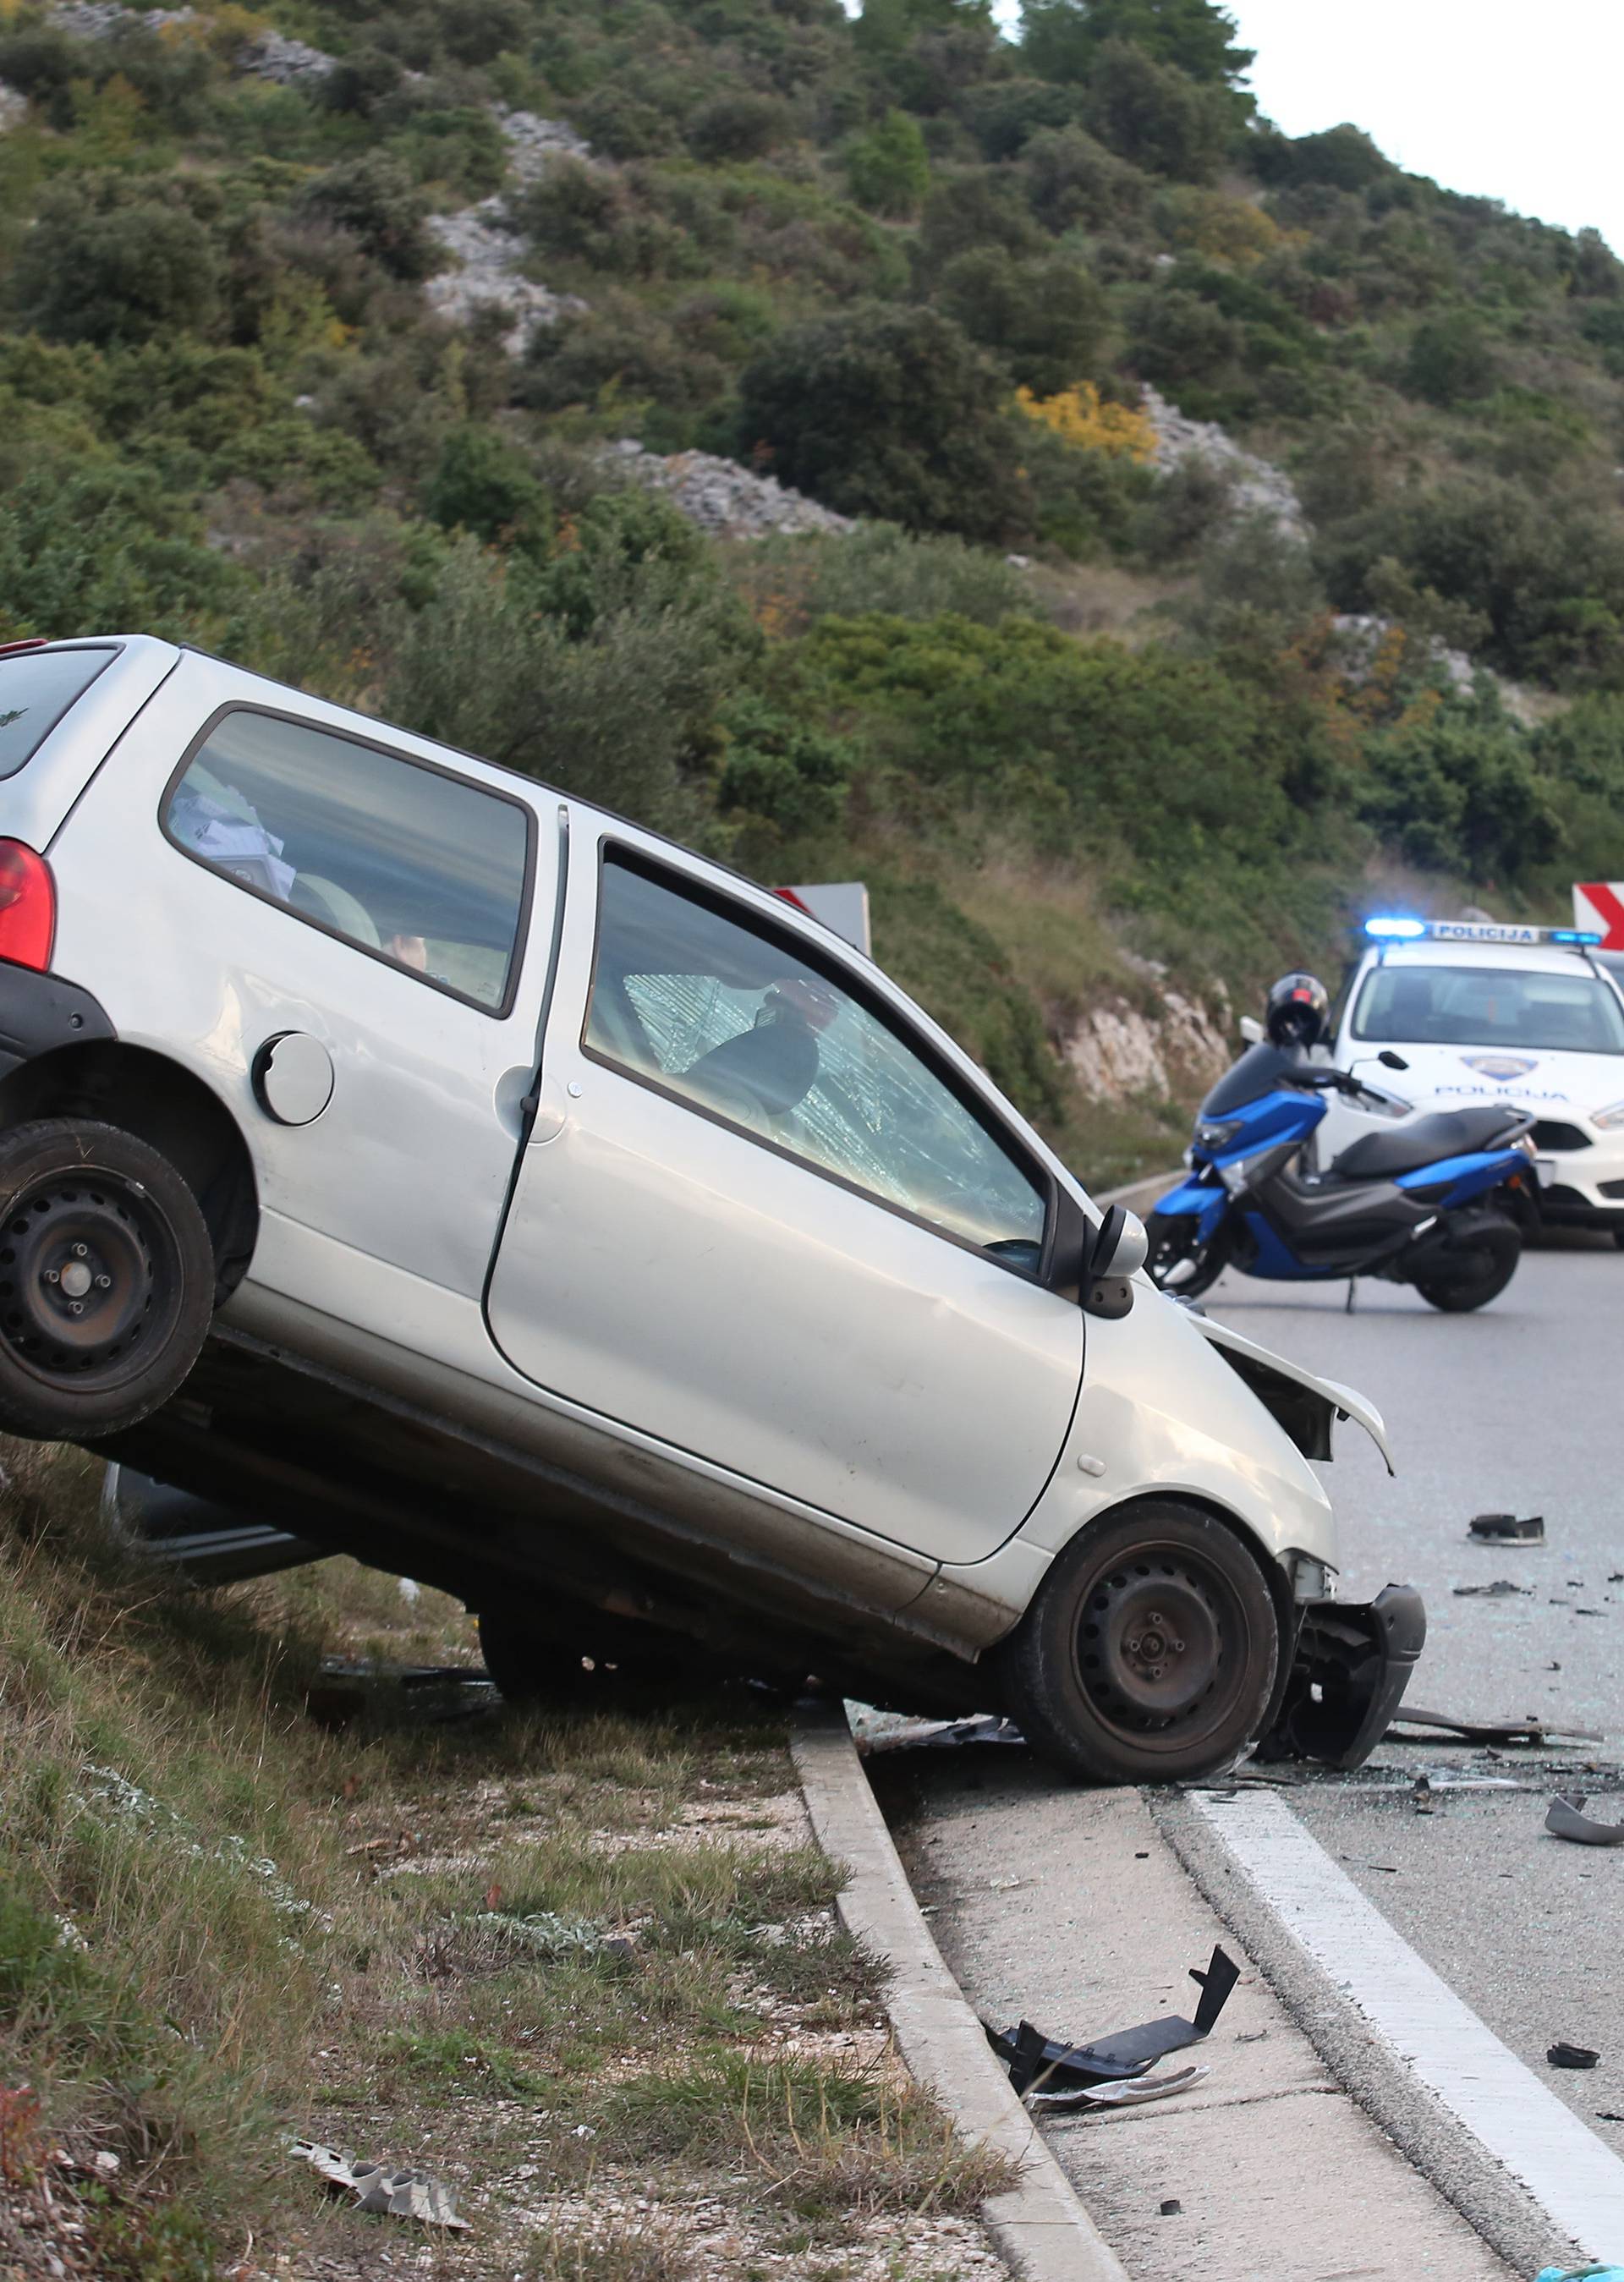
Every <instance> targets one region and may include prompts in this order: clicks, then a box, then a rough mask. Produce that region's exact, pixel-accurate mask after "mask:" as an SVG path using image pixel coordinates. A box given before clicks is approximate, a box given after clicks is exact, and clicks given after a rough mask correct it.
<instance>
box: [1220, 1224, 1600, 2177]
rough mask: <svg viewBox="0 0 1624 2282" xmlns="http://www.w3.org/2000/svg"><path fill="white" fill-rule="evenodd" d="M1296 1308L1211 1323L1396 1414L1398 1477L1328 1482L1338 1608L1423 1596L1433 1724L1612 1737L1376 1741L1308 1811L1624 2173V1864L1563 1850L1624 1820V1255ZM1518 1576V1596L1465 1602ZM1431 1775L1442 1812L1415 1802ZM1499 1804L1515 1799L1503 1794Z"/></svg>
mask: <svg viewBox="0 0 1624 2282" xmlns="http://www.w3.org/2000/svg"><path fill="white" fill-rule="evenodd" d="M1346 1288H1347V1287H1346V1286H1345V1285H1343V1286H1340V1287H1337V1288H1332V1287H1327V1288H1326V1289H1325V1290H1323V1291H1307V1292H1293V1291H1288V1290H1286V1288H1285V1287H1283V1286H1280V1285H1264V1284H1255V1283H1252V1282H1249V1281H1248V1280H1247V1279H1246V1278H1245V1277H1234V1276H1231V1277H1225V1278H1224V1280H1223V1282H1222V1283H1220V1284H1219V1285H1217V1286H1216V1287H1215V1289H1214V1291H1213V1292H1212V1293H1211V1294H1210V1296H1209V1299H1208V1310H1209V1312H1210V1313H1212V1314H1213V1315H1216V1316H1221V1317H1222V1318H1223V1319H1224V1321H1226V1322H1229V1323H1233V1324H1234V1325H1235V1326H1236V1327H1237V1328H1238V1329H1241V1330H1244V1331H1247V1333H1248V1334H1249V1335H1250V1336H1251V1337H1252V1338H1254V1339H1260V1340H1262V1341H1263V1343H1264V1344H1265V1345H1267V1346H1270V1347H1274V1348H1276V1349H1277V1350H1278V1351H1279V1352H1280V1353H1281V1354H1287V1355H1290V1356H1293V1357H1294V1358H1295V1359H1297V1360H1299V1361H1301V1362H1306V1363H1308V1364H1309V1365H1310V1366H1311V1367H1312V1368H1313V1369H1315V1370H1321V1371H1324V1372H1325V1373H1326V1375H1327V1376H1329V1377H1331V1378H1340V1379H1343V1380H1345V1381H1346V1382H1347V1383H1348V1385H1353V1386H1356V1387H1357V1388H1358V1389H1359V1390H1360V1392H1361V1393H1364V1394H1367V1395H1369V1396H1370V1397H1371V1400H1372V1401H1374V1402H1375V1403H1376V1404H1377V1405H1378V1406H1379V1409H1381V1411H1382V1413H1383V1416H1384V1417H1385V1418H1386V1421H1387V1427H1388V1431H1389V1434H1390V1438H1391V1440H1392V1444H1393V1450H1394V1457H1395V1463H1396V1464H1397V1467H1398V1473H1397V1476H1396V1478H1395V1479H1392V1480H1389V1479H1387V1472H1386V1470H1385V1468H1384V1467H1383V1466H1382V1464H1381V1463H1380V1460H1379V1457H1378V1455H1377V1454H1376V1452H1375V1450H1374V1448H1371V1445H1370V1443H1369V1441H1368V1440H1367V1439H1366V1438H1365V1437H1364V1436H1363V1435H1361V1434H1357V1433H1356V1432H1353V1431H1351V1430H1350V1429H1348V1428H1347V1427H1342V1428H1340V1429H1339V1430H1338V1442H1337V1456H1336V1458H1335V1460H1334V1461H1333V1463H1332V1465H1331V1466H1330V1468H1329V1469H1328V1471H1327V1475H1326V1479H1327V1483H1328V1486H1329V1487H1330V1489H1331V1492H1332V1495H1333V1499H1334V1501H1335V1503H1336V1507H1337V1512H1338V1517H1339V1522H1340V1529H1341V1534H1342V1541H1343V1545H1344V1550H1345V1564H1346V1565H1345V1568H1344V1572H1343V1574H1344V1589H1345V1591H1346V1593H1347V1595H1348V1597H1349V1598H1360V1599H1363V1598H1364V1597H1365V1596H1366V1595H1368V1594H1370V1593H1371V1592H1374V1591H1376V1590H1378V1589H1379V1587H1381V1586H1382V1585H1383V1584H1384V1583H1386V1582H1387V1580H1388V1579H1390V1578H1391V1579H1395V1580H1403V1581H1404V1582H1406V1583H1410V1584H1414V1585H1417V1586H1418V1587H1420V1589H1421V1592H1422V1594H1423V1595H1424V1596H1425V1599H1426V1609H1427V1644H1426V1654H1425V1656H1424V1657H1423V1658H1422V1661H1421V1664H1420V1665H1419V1666H1418V1671H1417V1676H1416V1679H1415V1680H1414V1681H1413V1682H1412V1683H1411V1691H1410V1692H1411V1695H1412V1696H1413V1697H1414V1699H1415V1700H1416V1701H1417V1702H1418V1703H1421V1704H1426V1705H1427V1706H1428V1707H1430V1708H1432V1709H1434V1710H1438V1711H1452V1712H1465V1713H1468V1714H1472V1715H1474V1716H1488V1717H1491V1718H1492V1717H1498V1716H1500V1715H1502V1714H1504V1713H1514V1714H1518V1715H1526V1714H1531V1713H1532V1714H1538V1715H1539V1716H1541V1717H1542V1718H1545V1719H1550V1720H1552V1721H1554V1722H1555V1723H1556V1724H1558V1725H1560V1726H1563V1727H1581V1728H1595V1729H1599V1730H1600V1731H1601V1732H1602V1734H1603V1736H1604V1738H1605V1740H1604V1741H1603V1742H1601V1743H1580V1744H1574V1745H1573V1746H1571V1747H1566V1748H1563V1749H1556V1748H1550V1749H1547V1750H1544V1751H1539V1752H1535V1751H1530V1750H1516V1749H1507V1750H1504V1751H1502V1752H1501V1753H1500V1755H1499V1756H1498V1757H1494V1756H1491V1754H1490V1753H1488V1751H1485V1750H1471V1749H1468V1748H1463V1747H1461V1746H1458V1745H1456V1746H1450V1745H1448V1744H1444V1745H1439V1744H1433V1745H1425V1746H1419V1747H1417V1748H1413V1749H1412V1748H1409V1747H1405V1748H1403V1749H1395V1747H1394V1746H1392V1745H1390V1744H1389V1745H1386V1746H1384V1747H1383V1748H1382V1749H1381V1750H1379V1752H1378V1753H1377V1755H1376V1757H1375V1758H1374V1760H1373V1761H1372V1762H1371V1765H1370V1766H1367V1767H1365V1768H1364V1769H1363V1770H1361V1771H1360V1773H1359V1774H1358V1775H1356V1776H1355V1777H1352V1778H1348V1779H1344V1780H1336V1779H1322V1780H1317V1781H1310V1782H1309V1783H1307V1784H1304V1785H1302V1786H1301V1787H1299V1788H1297V1789H1294V1790H1293V1791H1292V1792H1291V1793H1290V1799H1291V1804H1292V1806H1293V1808H1294V1811H1295V1812H1297V1813H1298V1814H1299V1815H1301V1817H1302V1820H1303V1821H1304V1822H1305V1823H1306V1824H1307V1825H1308V1827H1309V1829H1311V1830H1312V1831H1313V1833H1314V1835H1315V1836H1316V1837H1317V1838H1318V1840H1319V1841H1320V1843H1321V1844H1322V1845H1323V1846H1325V1848H1326V1849H1327V1851H1329V1852H1330V1853H1332V1854H1333V1856H1334V1857H1335V1858H1336V1859H1338V1860H1339V1861H1340V1863H1341V1865H1342V1867H1343V1868H1344V1869H1345V1870H1346V1871H1347V1872H1348V1875H1349V1876H1350V1877H1352V1878H1353V1879H1354V1881H1355V1882H1356V1884H1357V1885H1359V1886H1360V1887H1361V1888H1362V1890H1364V1892H1365V1893H1366V1894H1367V1895H1368V1896H1369V1898H1371V1901H1373V1902H1374V1903H1375V1905H1376V1906H1377V1907H1378V1908H1379V1910H1380V1911H1381V1912H1382V1913H1383V1914H1384V1915H1385V1916H1386V1917H1387V1919H1388V1920H1389V1921H1391V1922H1392V1923H1393V1924H1394V1925H1395V1926H1396V1927H1397V1929H1399V1931H1400V1932H1401V1933H1403V1936H1404V1937H1405V1938H1406V1939H1407V1940H1408V1941H1409V1942H1410V1943H1411V1944H1413V1946H1414V1947H1415V1948H1416V1949H1417V1950H1418V1952H1420V1954H1421V1955H1422V1956H1423V1957H1425V1958H1426V1961H1427V1963H1428V1964H1430V1965H1431V1966H1432V1967H1433V1968H1434V1970H1435V1971H1437V1972H1438V1973H1440V1974H1441V1975H1443V1977H1444V1979H1445V1980H1446V1981H1448V1982H1449V1983H1450V1985H1451V1986H1452V1987H1453V1988H1455V1989H1456V1990H1457V1992H1458V1993H1459V1994H1460V1995H1461V1996H1462V1997H1464V1998H1465V2000H1466V2002H1467V2003H1468V2004H1469V2005H1471V2006H1472V2008H1473V2009H1474V2010H1475V2011H1476V2012H1477V2013H1478V2014H1480V2017H1481V2018H1482V2019H1483V2020H1484V2021H1486V2022H1488V2025H1489V2027H1491V2028H1492V2029H1493V2030H1495V2031H1496V2034H1497V2035H1498V2036H1500V2037H1503V2038H1504V2041H1505V2042H1506V2043H1507V2044H1508V2045H1510V2046H1511V2049H1512V2051H1513V2052H1515V2053H1517V2054H1518V2056H1519V2058H1520V2059H1523V2060H1525V2061H1527V2062H1528V2064H1529V2065H1530V2066H1531V2067H1533V2068H1535V2069H1536V2071H1537V2072H1538V2073H1539V2075H1540V2076H1541V2077H1542V2080H1543V2081H1545V2082H1547V2083H1548V2084H1550V2088H1551V2089H1552V2090H1553V2091H1554V2092H1557V2093H1558V2095H1559V2096H1560V2097H1561V2098H1563V2099H1564V2100H1566V2101H1567V2103H1568V2105H1569V2106H1570V2107H1573V2109H1574V2110H1575V2111H1576V2112H1577V2113H1578V2114H1580V2115H1583V2116H1584V2117H1585V2118H1586V2120H1587V2121H1588V2122H1590V2123H1592V2124H1593V2126H1594V2128H1595V2130H1596V2131H1597V2132H1598V2133H1599V2134H1600V2135H1601V2136H1602V2137H1603V2138H1605V2139H1606V2140H1607V2142H1608V2143H1609V2145H1611V2146H1613V2147H1614V2148H1615V2149H1617V2150H1619V2151H1620V2153H1624V2124H1619V2123H1605V2122H1601V2121H1598V2120H1597V2116H1598V2112H1603V2111H1605V2113H1607V2114H1610V2115H1624V1972H1620V1966H1619V1940H1620V1932H1621V1931H1624V1848H1620V1849H1619V1850H1618V1851H1606V1850H1603V1849H1600V1848H1594V1849H1593V1848H1589V1847H1582V1846H1574V1845H1571V1844H1565V1843H1561V1842H1560V1841H1558V1840H1556V1839H1553V1838H1550V1837H1548V1836H1546V1835H1545V1833H1544V1829H1543V1822H1544V1816H1545V1810H1546V1808H1547V1806H1548V1805H1549V1804H1550V1797H1551V1794H1552V1792H1553V1790H1555V1789H1557V1788H1558V1787H1559V1788H1561V1789H1579V1790H1583V1791H1587V1792H1589V1794H1590V1795H1591V1797H1592V1798H1593V1799H1594V1800H1595V1801H1596V1806H1595V1812H1596V1813H1597V1816H1598V1818H1599V1819H1601V1820H1606V1821H1621V1820H1624V1796H1612V1797H1610V1796H1609V1794H1610V1793H1624V1573H1620V1572H1624V1252H1620V1251H1618V1250H1617V1249H1615V1248H1614V1246H1612V1244H1611V1243H1610V1242H1608V1241H1606V1240H1605V1239H1603V1238H1592V1237H1588V1236H1579V1235H1563V1236H1559V1237H1552V1238H1547V1239H1546V1240H1545V1241H1544V1242H1543V1243H1542V1244H1541V1246H1539V1247H1538V1248H1536V1249H1533V1250H1530V1251H1529V1252H1527V1254H1525V1255H1524V1258H1523V1261H1522V1264H1521V1266H1520V1268H1519V1270H1518V1273H1517V1276H1516V1277H1515V1279H1514V1281H1513V1282H1512V1284H1511V1286H1510V1288H1509V1289H1508V1290H1507V1291H1506V1292H1505V1293H1504V1295H1503V1296H1502V1298H1501V1299H1499V1300H1496V1301H1495V1302H1494V1303H1493V1304H1492V1305H1491V1306H1490V1307H1488V1308H1485V1309H1484V1310H1483V1311H1482V1312H1481V1313H1480V1315H1476V1316H1441V1315H1438V1314H1436V1313H1435V1312H1434V1310H1433V1309H1432V1308H1428V1307H1427V1305H1426V1302H1425V1300H1420V1299H1419V1298H1418V1297H1417V1296H1416V1295H1415V1294H1414V1293H1412V1292H1407V1291H1405V1290H1403V1288H1402V1287H1401V1286H1399V1285H1380V1284H1371V1283H1362V1284H1361V1285H1359V1287H1358V1296H1357V1299H1356V1313H1355V1314H1354V1315H1353V1316H1347V1315H1346V1314H1344V1313H1343V1302H1344V1299H1345V1296H1346ZM1483 1511H1499V1512H1516V1513H1519V1514H1526V1513H1542V1514H1543V1516H1544V1517H1545V1532H1546V1542H1545V1544H1544V1546H1543V1547H1542V1548H1507V1547H1504V1546H1502V1547H1493V1548H1490V1547H1485V1546H1480V1545H1477V1544H1475V1543H1472V1541H1469V1540H1468V1538H1467V1534H1466V1525H1467V1522H1468V1521H1469V1520H1470V1518H1471V1517H1472V1515H1473V1514H1474V1513H1479V1512H1483ZM1500 1579H1505V1580H1510V1581H1511V1582H1512V1583H1514V1584H1517V1585H1519V1586H1522V1587H1526V1588H1527V1590H1526V1592H1524V1593H1519V1594H1516V1595H1505V1596H1504V1597H1503V1598H1485V1597H1479V1596H1472V1597H1469V1598H1465V1597H1457V1587H1461V1586H1471V1585H1486V1584H1491V1583H1493V1582H1495V1581H1496V1580H1500ZM1418 1771H1424V1772H1426V1774H1427V1775H1428V1778H1429V1781H1430V1785H1431V1788H1432V1791H1433V1794H1434V1796H1433V1797H1432V1799H1431V1801H1430V1805H1431V1807H1432V1812H1430V1813H1419V1812H1417V1811H1416V1805H1415V1803H1414V1802H1413V1801H1412V1799H1411V1797H1410V1789H1411V1786H1412V1783H1413V1781H1414V1778H1415V1775H1416V1774H1417V1772H1418ZM1502 1786H1504V1788H1502ZM1558 2039H1562V2040H1565V2041H1566V2042H1568V2043H1572V2044H1577V2045H1586V2046H1589V2047H1590V2048H1591V2049H1593V2050H1598V2051H1599V2052H1600V2053H1601V2055H1602V2058H1601V2062H1600V2065H1599V2066H1598V2067H1597V2069H1594V2070H1590V2071H1587V2072H1584V2073H1573V2072H1569V2071H1564V2070H1558V2069H1552V2068H1550V2067H1549V2065H1548V2064H1547V2062H1546V2060H1545V2053H1546V2050H1547V2048H1548V2046H1549V2045H1550V2044H1552V2043H1553V2042H1555V2041H1557V2040H1558Z"/></svg>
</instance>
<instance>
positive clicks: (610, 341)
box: [518, 292, 727, 430]
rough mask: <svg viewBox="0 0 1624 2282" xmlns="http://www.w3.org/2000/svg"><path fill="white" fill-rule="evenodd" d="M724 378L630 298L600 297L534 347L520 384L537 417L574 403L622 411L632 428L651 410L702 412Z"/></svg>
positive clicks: (704, 355)
mask: <svg viewBox="0 0 1624 2282" xmlns="http://www.w3.org/2000/svg"><path fill="white" fill-rule="evenodd" d="M726 378H727V374H726V369H725V368H724V366H723V365H722V363H721V361H720V360H719V358H718V357H716V356H714V355H712V354H711V353H708V352H706V351H705V350H703V349H701V348H698V347H695V346H693V345H688V344H685V343H684V342H682V341H680V340H679V338H678V337H677V335H676V333H675V332H674V330H672V326H671V325H670V324H669V323H668V322H666V321H665V320H664V318H663V317H659V316H657V315H656V314H654V313H653V311H651V310H649V309H646V308H645V307H643V306H642V305H641V303H640V302H637V301H633V299H630V297H629V296H627V295H625V294H617V293H612V292H608V293H603V294H602V295H600V296H599V298H598V300H597V302H596V304H595V306H594V307H593V308H591V309H589V310H587V311H586V312H585V313H584V314H580V315H574V316H565V317H561V318H560V319H559V321H558V322H557V323H556V324H555V325H548V326H545V327H543V329H542V330H540V331H539V332H538V333H537V334H536V335H535V337H534V338H533V339H532V342H531V345H530V348H529V351H528V353H527V356H526V361H525V365H524V373H523V375H522V376H521V378H520V380H519V383H518V393H519V396H520V398H521V400H523V401H524V403H526V404H529V405H532V406H534V407H535V408H536V409H537V410H538V411H543V412H556V411H562V410H563V409H564V408H565V407H568V406H571V405H576V404H584V405H596V404H599V403H603V404H605V405H606V406H608V405H613V406H615V407H624V412H623V413H622V414H621V415H620V416H621V423H622V426H623V430H624V424H625V423H626V421H627V420H629V421H630V422H631V423H632V424H633V425H635V423H636V421H637V419H638V417H639V416H640V413H641V406H642V405H644V404H648V403H651V404H657V405H662V406H664V407H667V408H669V409H671V410H672V411H677V412H690V413H691V412H697V411H699V410H700V409H702V408H703V407H705V406H707V405H709V404H711V403H712V402H714V400H715V399H716V397H717V396H718V394H719V392H720V390H721V389H722V387H723V385H724V383H725V381H726Z"/></svg>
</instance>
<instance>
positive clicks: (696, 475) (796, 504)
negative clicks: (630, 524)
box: [604, 436, 857, 539]
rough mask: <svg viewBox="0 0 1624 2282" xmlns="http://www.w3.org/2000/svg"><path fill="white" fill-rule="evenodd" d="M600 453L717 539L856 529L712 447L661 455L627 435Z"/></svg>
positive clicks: (831, 511)
mask: <svg viewBox="0 0 1624 2282" xmlns="http://www.w3.org/2000/svg"><path fill="white" fill-rule="evenodd" d="M604 458H605V459H606V460H607V461H609V462H611V463H612V464H613V465H615V466H616V467H618V468H622V469H624V470H626V473H627V474H628V475H629V476H631V477H633V479H634V480H635V481H636V482H638V483H640V484H645V485H648V487H649V490H650V491H657V492H664V493H665V494H666V496H667V498H669V499H670V501H671V502H672V506H673V507H676V508H680V510H681V512H682V513H683V514H684V515H686V516H688V519H689V520H690V522H693V523H696V524H698V525H699V528H700V529H701V530H702V531H708V532H713V533H715V534H716V535H718V536H719V537H721V538H726V539H766V538H768V537H770V536H771V535H772V534H773V533H774V532H806V531H827V532H846V531H855V530H856V529H857V524H855V523H854V522H853V520H852V519H851V516H849V515H836V514H835V510H834V508H828V507H820V506H819V504H818V502H817V501H816V500H809V499H807V498H805V497H804V495H803V494H802V493H800V492H796V491H791V490H790V489H789V486H788V485H785V484H781V483H779V482H778V481H777V480H776V479H775V478H774V477H772V476H758V475H757V474H755V473H754V472H753V471H752V470H750V469H749V468H742V467H741V466H740V465H739V463H738V462H737V461H736V460H721V459H718V458H717V457H715V455H714V454H711V453H710V452H673V453H672V454H671V455H670V457H669V458H664V457H662V456H661V454H659V453H657V452H649V451H645V449H644V448H643V446H641V444H639V443H636V442H634V441H633V439H632V438H631V437H629V436H627V437H623V438H622V439H621V440H620V442H619V443H618V444H613V445H610V447H609V449H608V451H607V452H606V453H605V454H604Z"/></svg>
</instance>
